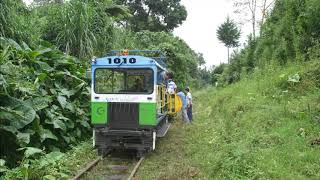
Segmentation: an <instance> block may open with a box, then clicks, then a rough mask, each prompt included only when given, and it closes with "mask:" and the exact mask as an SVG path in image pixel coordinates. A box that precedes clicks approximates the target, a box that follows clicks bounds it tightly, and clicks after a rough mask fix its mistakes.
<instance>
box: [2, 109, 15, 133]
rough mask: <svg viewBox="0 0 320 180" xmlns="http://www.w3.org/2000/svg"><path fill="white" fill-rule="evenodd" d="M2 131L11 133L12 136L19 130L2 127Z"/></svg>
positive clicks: (12, 127)
mask: <svg viewBox="0 0 320 180" xmlns="http://www.w3.org/2000/svg"><path fill="white" fill-rule="evenodd" d="M0 114H1V112H0ZM0 119H1V118H0ZM0 129H2V130H4V131H7V132H10V133H12V134H16V132H17V131H18V130H17V128H16V127H14V126H0Z"/></svg>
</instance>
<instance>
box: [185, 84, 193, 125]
mask: <svg viewBox="0 0 320 180" xmlns="http://www.w3.org/2000/svg"><path fill="white" fill-rule="evenodd" d="M185 90H186V94H187V96H186V99H187V114H188V118H189V121H190V122H192V94H191V93H190V88H189V87H187V88H186V89H185Z"/></svg>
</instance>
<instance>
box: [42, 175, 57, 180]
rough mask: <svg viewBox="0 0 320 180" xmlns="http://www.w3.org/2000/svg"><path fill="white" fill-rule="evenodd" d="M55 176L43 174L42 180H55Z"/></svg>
mask: <svg viewBox="0 0 320 180" xmlns="http://www.w3.org/2000/svg"><path fill="white" fill-rule="evenodd" d="M56 179H57V178H56V177H54V176H52V175H45V176H44V177H43V180H56Z"/></svg>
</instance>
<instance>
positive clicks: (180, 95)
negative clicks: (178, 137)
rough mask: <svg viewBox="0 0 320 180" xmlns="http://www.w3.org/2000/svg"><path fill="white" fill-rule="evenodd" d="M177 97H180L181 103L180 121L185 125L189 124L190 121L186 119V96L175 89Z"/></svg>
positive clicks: (178, 89)
mask: <svg viewBox="0 0 320 180" xmlns="http://www.w3.org/2000/svg"><path fill="white" fill-rule="evenodd" d="M177 92H178V93H177V96H179V97H180V99H181V101H182V109H181V114H182V120H183V121H184V122H185V123H190V120H189V118H188V114H187V98H186V95H185V94H184V92H183V91H181V90H180V88H177Z"/></svg>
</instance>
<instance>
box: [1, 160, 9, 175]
mask: <svg viewBox="0 0 320 180" xmlns="http://www.w3.org/2000/svg"><path fill="white" fill-rule="evenodd" d="M5 165H6V161H5V160H3V159H0V173H2V172H6V171H7V170H8V168H7V167H6V166H5Z"/></svg>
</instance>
